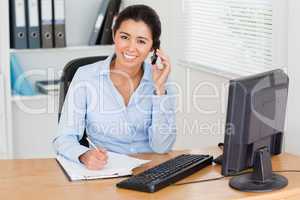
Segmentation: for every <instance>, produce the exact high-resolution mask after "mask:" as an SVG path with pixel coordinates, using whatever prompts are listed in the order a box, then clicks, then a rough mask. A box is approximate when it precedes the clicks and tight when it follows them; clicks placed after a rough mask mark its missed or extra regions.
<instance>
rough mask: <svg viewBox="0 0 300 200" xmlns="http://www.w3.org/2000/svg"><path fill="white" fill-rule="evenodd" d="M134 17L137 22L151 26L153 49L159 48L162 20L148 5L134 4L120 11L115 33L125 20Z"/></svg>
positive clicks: (114, 29)
mask: <svg viewBox="0 0 300 200" xmlns="http://www.w3.org/2000/svg"><path fill="white" fill-rule="evenodd" d="M129 19H132V20H134V21H136V22H138V21H142V22H144V23H145V24H147V26H148V27H149V28H150V30H151V32H152V40H153V45H152V48H153V49H157V48H159V46H160V39H159V38H160V35H161V22H160V19H159V16H158V15H157V13H156V12H155V10H154V9H152V8H150V7H149V6H146V5H132V6H128V7H126V8H125V9H124V10H123V11H122V12H120V14H119V16H118V18H117V19H116V22H115V24H114V27H113V33H114V35H115V34H116V31H117V30H118V29H119V28H120V26H121V24H122V22H123V21H126V20H129Z"/></svg>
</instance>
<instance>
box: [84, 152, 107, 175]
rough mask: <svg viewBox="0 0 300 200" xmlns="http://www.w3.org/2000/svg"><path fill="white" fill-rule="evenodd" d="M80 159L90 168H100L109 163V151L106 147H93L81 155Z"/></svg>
mask: <svg viewBox="0 0 300 200" xmlns="http://www.w3.org/2000/svg"><path fill="white" fill-rule="evenodd" d="M79 160H80V162H81V163H83V164H84V165H85V166H86V167H87V168H88V169H90V170H99V169H102V168H103V167H104V166H105V165H106V163H107V153H106V151H105V150H104V149H92V150H88V151H87V152H85V153H84V154H82V155H80V156H79Z"/></svg>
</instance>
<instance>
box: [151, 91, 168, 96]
mask: <svg viewBox="0 0 300 200" xmlns="http://www.w3.org/2000/svg"><path fill="white" fill-rule="evenodd" d="M153 94H154V95H157V91H156V90H153ZM166 94H168V92H167V90H165V93H164V95H166Z"/></svg>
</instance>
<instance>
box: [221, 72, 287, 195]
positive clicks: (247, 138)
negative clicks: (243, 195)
mask: <svg viewBox="0 0 300 200" xmlns="http://www.w3.org/2000/svg"><path fill="white" fill-rule="evenodd" d="M288 85H289V79H288V76H287V75H286V74H285V73H284V72H283V71H282V70H280V69H278V70H273V71H268V72H265V73H261V74H256V75H254V76H249V77H245V78H240V79H235V80H231V81H230V84H229V98H228V107H227V119H226V127H225V139H224V147H223V160H222V174H223V175H224V176H230V175H234V174H235V175H236V174H237V173H240V172H241V171H242V170H245V169H248V168H251V167H253V172H251V173H248V174H244V175H239V176H234V177H233V178H232V179H231V180H230V183H229V184H230V186H231V187H233V188H235V189H238V190H241V191H272V190H275V189H280V188H282V187H284V186H286V185H287V183H288V181H287V179H286V178H285V177H283V176H281V175H278V174H275V173H273V172H272V164H271V156H272V155H277V154H280V153H281V148H282V140H283V131H284V123H285V113H286V104H287V96H288Z"/></svg>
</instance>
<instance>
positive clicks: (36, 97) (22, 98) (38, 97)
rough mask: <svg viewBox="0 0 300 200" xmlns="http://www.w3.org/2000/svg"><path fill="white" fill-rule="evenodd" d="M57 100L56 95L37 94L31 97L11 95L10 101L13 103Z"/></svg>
mask: <svg viewBox="0 0 300 200" xmlns="http://www.w3.org/2000/svg"><path fill="white" fill-rule="evenodd" d="M49 98H50V99H52V98H58V95H46V94H38V95H33V96H21V95H13V96H12V97H11V100H12V101H13V102H17V101H32V100H33V101H34V100H45V99H49Z"/></svg>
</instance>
